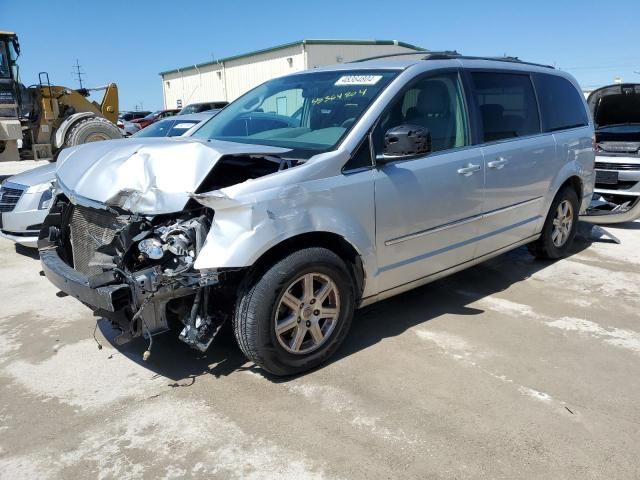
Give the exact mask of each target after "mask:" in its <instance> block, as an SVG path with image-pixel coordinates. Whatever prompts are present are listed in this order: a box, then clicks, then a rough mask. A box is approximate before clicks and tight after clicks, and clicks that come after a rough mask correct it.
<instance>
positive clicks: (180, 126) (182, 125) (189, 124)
mask: <svg viewBox="0 0 640 480" xmlns="http://www.w3.org/2000/svg"><path fill="white" fill-rule="evenodd" d="M194 125H195V124H194V123H178V124H177V125H175V126H174V127H173V128H191V127H193V126H194Z"/></svg>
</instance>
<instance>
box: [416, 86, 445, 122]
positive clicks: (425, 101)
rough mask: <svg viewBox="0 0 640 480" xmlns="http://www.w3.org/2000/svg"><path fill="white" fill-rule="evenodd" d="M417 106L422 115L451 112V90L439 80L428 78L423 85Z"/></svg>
mask: <svg viewBox="0 0 640 480" xmlns="http://www.w3.org/2000/svg"><path fill="white" fill-rule="evenodd" d="M420 87H421V91H420V95H419V96H418V104H417V105H416V107H417V108H418V111H419V112H420V113H421V114H422V115H429V114H443V113H449V109H450V104H449V92H448V90H447V87H445V86H444V84H443V83H442V82H440V81H438V80H427V81H425V82H423V83H422V84H421V85H420Z"/></svg>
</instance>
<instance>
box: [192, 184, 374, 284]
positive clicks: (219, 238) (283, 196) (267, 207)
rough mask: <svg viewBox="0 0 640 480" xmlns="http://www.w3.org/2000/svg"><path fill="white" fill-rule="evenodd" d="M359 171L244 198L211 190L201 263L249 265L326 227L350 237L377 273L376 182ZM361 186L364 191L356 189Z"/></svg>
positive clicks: (366, 265)
mask: <svg viewBox="0 0 640 480" xmlns="http://www.w3.org/2000/svg"><path fill="white" fill-rule="evenodd" d="M366 174H367V173H365V174H364V175H366ZM356 176H357V175H353V176H351V177H349V176H342V177H333V178H330V179H323V180H319V181H313V182H305V183H302V184H297V185H292V186H290V187H282V188H280V189H273V190H270V191H268V192H258V193H257V194H255V195H248V196H244V197H242V198H232V197H230V196H228V195H226V194H225V193H223V192H222V191H216V192H211V193H209V194H207V199H206V200H204V203H206V204H207V206H209V207H211V208H213V210H214V212H215V213H214V218H213V221H212V225H211V229H210V230H209V233H208V235H207V238H206V241H205V244H204V246H203V248H202V250H201V251H200V254H199V255H198V258H197V259H196V262H195V268H196V269H199V270H206V269H220V268H241V267H249V266H251V265H253V264H255V263H256V262H257V261H258V259H259V258H260V257H261V256H262V255H264V254H265V253H266V252H267V251H268V250H269V249H271V248H273V247H275V246H276V245H278V244H280V243H281V242H283V241H285V240H287V239H289V238H292V237H295V236H298V235H301V234H306V233H318V232H323V233H332V234H336V235H339V236H341V237H342V238H344V239H345V240H346V241H347V242H349V243H350V244H351V245H352V246H353V248H354V249H355V250H356V252H358V254H359V255H360V257H361V260H362V263H363V268H364V270H365V275H366V277H367V278H371V277H372V276H374V274H375V272H376V271H377V263H376V256H375V234H374V232H375V230H374V221H375V219H374V209H373V207H372V206H373V183H372V182H370V181H366V180H365V181H363V180H362V179H357V178H355V177H356ZM368 180H370V179H368ZM328 183H331V188H330V189H329V188H328V187H329V185H328ZM355 188H358V189H360V190H361V191H360V192H359V193H358V194H354V189H355Z"/></svg>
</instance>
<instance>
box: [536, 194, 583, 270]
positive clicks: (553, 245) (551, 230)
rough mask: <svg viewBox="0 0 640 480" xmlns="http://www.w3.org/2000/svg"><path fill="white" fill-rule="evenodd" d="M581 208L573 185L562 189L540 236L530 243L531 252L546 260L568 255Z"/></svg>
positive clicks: (552, 205) (555, 199) (553, 203)
mask: <svg viewBox="0 0 640 480" xmlns="http://www.w3.org/2000/svg"><path fill="white" fill-rule="evenodd" d="M579 209H580V205H579V202H578V195H577V193H576V191H575V190H574V189H573V188H571V187H564V188H563V189H562V190H560V191H559V192H558V194H557V195H556V198H554V199H553V202H552V203H551V208H550V209H549V213H548V214H547V218H546V220H545V222H544V226H543V227H542V234H541V235H540V238H539V239H538V240H536V241H535V242H532V243H530V244H529V245H528V247H529V251H530V252H531V254H532V255H533V256H534V257H536V258H540V259H544V260H555V259H557V258H561V257H564V256H566V255H567V253H568V252H569V249H570V248H571V244H572V243H573V239H574V237H575V236H576V227H577V225H578V211H579Z"/></svg>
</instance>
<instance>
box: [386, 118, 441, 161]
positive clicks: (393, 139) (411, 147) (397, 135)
mask: <svg viewBox="0 0 640 480" xmlns="http://www.w3.org/2000/svg"><path fill="white" fill-rule="evenodd" d="M430 151H431V133H429V129H428V128H425V127H421V126H419V125H408V124H407V125H399V126H397V127H393V128H391V129H389V130H387V133H385V135H384V153H383V154H382V155H381V156H379V157H378V158H376V160H377V161H378V162H379V163H386V162H393V161H395V160H402V159H410V158H414V157H417V156H420V155H424V154H427V153H429V152H430Z"/></svg>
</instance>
